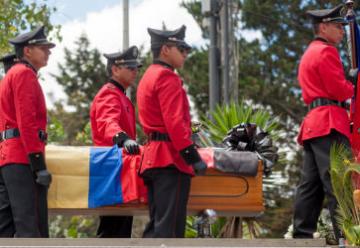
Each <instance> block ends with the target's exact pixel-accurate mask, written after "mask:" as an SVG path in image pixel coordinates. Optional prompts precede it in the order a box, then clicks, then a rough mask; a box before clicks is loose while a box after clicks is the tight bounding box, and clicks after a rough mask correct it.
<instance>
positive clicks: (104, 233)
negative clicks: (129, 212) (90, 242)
mask: <svg viewBox="0 0 360 248" xmlns="http://www.w3.org/2000/svg"><path fill="white" fill-rule="evenodd" d="M132 223H133V217H132V216H100V224H99V227H98V230H97V236H98V237H99V238H131V228H132Z"/></svg>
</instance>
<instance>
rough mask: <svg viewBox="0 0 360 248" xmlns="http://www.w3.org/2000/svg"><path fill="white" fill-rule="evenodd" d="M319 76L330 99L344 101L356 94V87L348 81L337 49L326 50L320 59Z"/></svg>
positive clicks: (328, 48) (329, 48)
mask: <svg viewBox="0 0 360 248" xmlns="http://www.w3.org/2000/svg"><path fill="white" fill-rule="evenodd" d="M319 59H320V60H321V63H319V68H318V70H319V74H320V75H321V78H322V82H323V84H324V86H325V90H326V92H327V93H328V94H329V97H330V98H331V99H334V100H338V101H344V100H346V99H349V98H351V97H352V96H353V94H354V86H353V85H352V84H351V82H349V81H347V80H346V78H345V74H344V69H343V66H342V64H341V61H340V57H339V53H338V51H337V49H336V48H335V47H330V46H329V47H327V48H325V49H324V50H323V51H322V53H321V56H320V58H319Z"/></svg>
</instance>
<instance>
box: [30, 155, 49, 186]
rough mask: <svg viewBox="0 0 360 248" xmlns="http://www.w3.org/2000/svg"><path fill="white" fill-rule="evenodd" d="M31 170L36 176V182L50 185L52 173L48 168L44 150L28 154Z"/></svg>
mask: <svg viewBox="0 0 360 248" xmlns="http://www.w3.org/2000/svg"><path fill="white" fill-rule="evenodd" d="M28 158H29V162H30V168H31V171H32V172H33V173H34V175H35V176H36V178H35V182H36V183H38V184H40V185H43V186H46V187H49V185H50V183H51V174H50V173H49V172H48V171H47V169H46V164H45V158H44V154H43V153H42V152H37V153H30V154H29V155H28Z"/></svg>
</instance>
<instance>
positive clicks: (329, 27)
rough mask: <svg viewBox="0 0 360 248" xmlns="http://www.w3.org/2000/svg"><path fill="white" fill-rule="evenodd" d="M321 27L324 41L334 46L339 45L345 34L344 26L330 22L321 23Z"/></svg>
mask: <svg viewBox="0 0 360 248" xmlns="http://www.w3.org/2000/svg"><path fill="white" fill-rule="evenodd" d="M321 25H322V27H320V28H321V31H322V36H323V38H325V39H326V40H328V42H330V43H332V44H334V45H338V44H340V43H341V41H342V39H343V38H344V34H345V31H344V26H343V25H342V24H341V23H334V22H330V23H322V24H321Z"/></svg>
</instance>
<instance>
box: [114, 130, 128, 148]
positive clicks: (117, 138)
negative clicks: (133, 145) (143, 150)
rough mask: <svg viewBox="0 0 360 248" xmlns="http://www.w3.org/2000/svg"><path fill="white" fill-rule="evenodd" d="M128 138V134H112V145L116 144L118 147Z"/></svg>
mask: <svg viewBox="0 0 360 248" xmlns="http://www.w3.org/2000/svg"><path fill="white" fill-rule="evenodd" d="M128 139H130V138H129V136H127V134H126V133H124V132H120V133H117V134H115V135H114V137H113V142H114V145H115V144H117V145H118V146H119V147H122V146H123V145H124V142H125V141H126V140H128Z"/></svg>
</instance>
